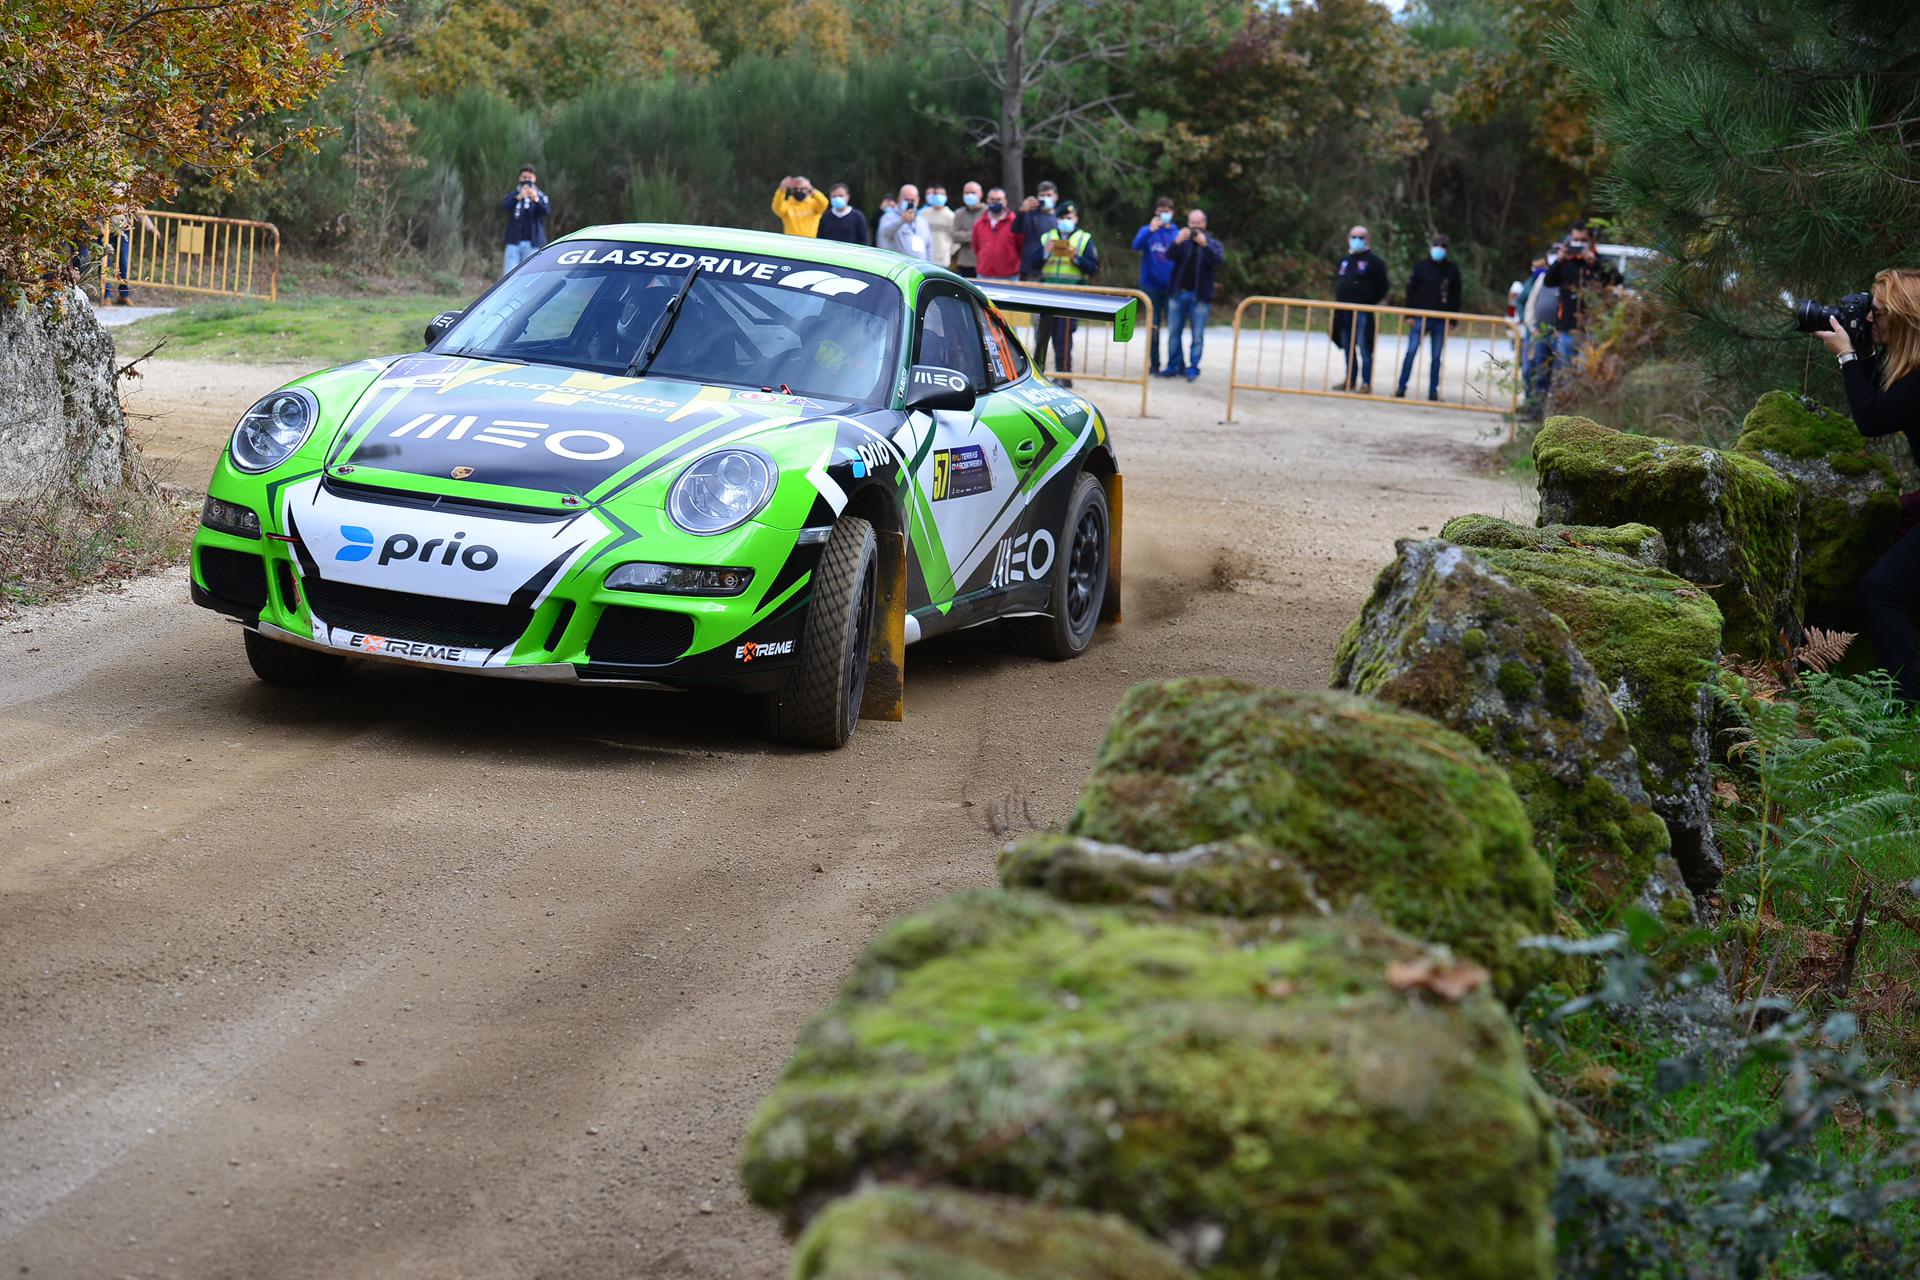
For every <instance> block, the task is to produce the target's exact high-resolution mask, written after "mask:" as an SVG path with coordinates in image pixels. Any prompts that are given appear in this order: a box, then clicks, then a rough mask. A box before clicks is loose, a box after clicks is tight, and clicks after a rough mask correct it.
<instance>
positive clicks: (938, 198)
mask: <svg viewBox="0 0 1920 1280" xmlns="http://www.w3.org/2000/svg"><path fill="white" fill-rule="evenodd" d="M927 203H928V204H930V205H932V206H933V207H934V208H936V209H942V208H945V207H946V203H947V196H946V193H945V192H944V191H942V192H936V193H935V194H933V195H930V196H928V197H927Z"/></svg>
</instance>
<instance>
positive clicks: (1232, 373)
mask: <svg viewBox="0 0 1920 1280" xmlns="http://www.w3.org/2000/svg"><path fill="white" fill-rule="evenodd" d="M1275 308H1278V310H1279V319H1278V324H1277V325H1276V324H1275V323H1274V316H1273V311H1274V309H1275ZM1249 311H1255V312H1256V313H1257V315H1256V318H1255V320H1254V322H1253V324H1252V325H1251V326H1249V324H1248V322H1247V316H1248V312H1249ZM1341 312H1346V313H1351V314H1353V315H1354V316H1355V317H1356V318H1357V315H1359V314H1371V315H1373V316H1375V317H1377V319H1375V321H1374V325H1375V327H1376V329H1377V330H1378V332H1376V334H1375V335H1374V352H1373V384H1372V385H1373V388H1374V390H1373V391H1372V393H1371V394H1369V393H1367V392H1364V391H1361V390H1359V389H1358V386H1357V385H1355V384H1357V383H1358V382H1359V379H1360V374H1361V365H1360V360H1359V357H1358V353H1357V352H1355V351H1354V350H1353V348H1352V347H1351V345H1349V346H1348V347H1347V348H1345V349H1342V348H1341V347H1338V346H1336V345H1335V344H1334V341H1333V337H1332V330H1333V327H1334V318H1335V316H1336V314H1338V313H1341ZM1413 320H1421V321H1428V320H1432V321H1436V322H1437V321H1446V322H1447V326H1448V327H1447V337H1446V338H1445V339H1444V342H1443V346H1442V351H1443V355H1442V358H1441V362H1440V367H1441V372H1442V377H1441V390H1440V399H1439V400H1437V401H1430V400H1428V399H1427V391H1428V387H1429V385H1430V379H1431V378H1432V372H1431V366H1430V363H1429V362H1430V361H1431V360H1432V358H1433V354H1432V353H1433V349H1432V346H1431V339H1430V338H1429V337H1428V334H1429V333H1431V330H1430V329H1428V327H1427V326H1426V325H1425V324H1424V323H1423V324H1422V325H1421V332H1420V333H1419V334H1418V336H1417V337H1416V338H1415V339H1414V340H1415V341H1417V342H1418V343H1419V347H1420V349H1419V351H1418V352H1417V353H1416V354H1415V357H1414V361H1413V368H1412V370H1411V375H1412V376H1410V377H1409V378H1408V380H1407V396H1408V398H1409V400H1410V401H1412V402H1417V403H1420V404H1431V405H1432V406H1433V407H1434V408H1438V409H1466V410H1470V411H1473V412H1479V413H1505V414H1511V413H1513V412H1514V410H1515V409H1516V408H1517V407H1518V406H1519V403H1520V329H1519V327H1518V326H1517V325H1515V324H1514V323H1513V322H1512V321H1511V320H1509V319H1507V318H1506V317H1505V316H1493V315H1472V314H1464V313H1462V312H1458V311H1421V310H1418V309H1415V308H1412V307H1374V306H1362V305H1360V304H1357V303H1351V302H1327V301H1324V300H1321V299H1318V298H1266V297H1252V298H1245V299H1242V300H1241V303H1240V305H1239V306H1238V307H1236V308H1234V312H1233V361H1232V364H1231V365H1230V366H1229V367H1228V370H1227V420H1228V421H1229V422H1231V421H1232V420H1233V401H1234V396H1235V393H1237V392H1240V391H1274V392H1280V393H1283V394H1286V395H1299V396H1334V397H1338V398H1341V399H1348V400H1379V399H1383V398H1388V397H1391V396H1392V395H1393V389H1394V387H1395V385H1397V383H1398V382H1399V379H1400V370H1401V367H1402V364H1403V362H1404V361H1405V359H1406V354H1407V349H1408V337H1409V332H1410V330H1411V329H1412V326H1411V324H1410V323H1409V322H1410V321H1413ZM1348 325H1349V327H1352V325H1353V321H1352V320H1349V321H1348ZM1249 327H1251V328H1252V329H1253V332H1254V334H1255V336H1254V337H1253V338H1252V339H1251V340H1250V341H1247V342H1245V343H1243V341H1242V337H1243V330H1245V329H1247V328H1249ZM1243 356H1244V357H1248V358H1250V364H1251V368H1250V369H1249V368H1246V367H1245V366H1243V364H1242V358H1243ZM1243 373H1245V374H1246V375H1247V376H1245V377H1243V376H1242V375H1243ZM1347 388H1351V389H1347Z"/></svg>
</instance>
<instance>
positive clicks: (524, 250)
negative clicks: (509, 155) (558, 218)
mask: <svg viewBox="0 0 1920 1280" xmlns="http://www.w3.org/2000/svg"><path fill="white" fill-rule="evenodd" d="M550 208H551V206H550V204H549V202H548V200H547V193H546V192H544V191H542V190H541V189H540V182H539V179H538V178H537V177H536V176H535V175H534V172H533V166H532V165H530V164H528V165H522V166H520V181H519V182H518V183H517V184H516V185H515V186H514V189H513V190H512V191H509V192H508V193H507V198H506V199H505V200H502V201H501V202H500V211H501V212H502V213H504V214H506V215H507V252H506V257H505V260H504V264H503V265H502V267H501V269H500V274H501V275H506V274H507V273H508V272H510V271H512V270H513V269H514V268H515V267H517V266H519V265H520V264H521V263H522V262H525V261H526V260H527V259H528V258H531V257H532V256H533V255H534V252H535V251H536V250H538V249H540V248H542V247H543V246H544V245H545V244H546V243H547V213H548V212H549V210H550Z"/></svg>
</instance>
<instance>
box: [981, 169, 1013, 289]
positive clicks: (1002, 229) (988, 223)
mask: <svg viewBox="0 0 1920 1280" xmlns="http://www.w3.org/2000/svg"><path fill="white" fill-rule="evenodd" d="M1018 223H1019V218H1018V216H1017V215H1015V213H1014V212H1013V210H1011V209H1009V208H1007V193H1006V192H1005V191H1003V190H1002V189H1001V188H999V187H995V188H994V189H993V190H991V191H989V192H987V211H986V212H985V213H983V214H981V215H980V217H979V219H978V220H977V221H976V222H975V223H974V224H973V253H974V260H975V262H976V264H977V267H978V270H979V277H978V278H979V279H982V280H1003V281H1013V280H1017V279H1019V278H1020V251H1021V248H1022V245H1021V241H1020V232H1019V231H1017V230H1016V229H1015V228H1016V226H1017V225H1018Z"/></svg>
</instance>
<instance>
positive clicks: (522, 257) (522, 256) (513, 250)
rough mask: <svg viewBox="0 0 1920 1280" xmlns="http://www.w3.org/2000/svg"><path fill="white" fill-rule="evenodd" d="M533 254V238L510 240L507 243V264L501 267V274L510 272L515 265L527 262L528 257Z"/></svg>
mask: <svg viewBox="0 0 1920 1280" xmlns="http://www.w3.org/2000/svg"><path fill="white" fill-rule="evenodd" d="M532 256H533V241H531V240H514V241H509V242H508V244H507V259H506V265H505V266H504V267H502V268H501V269H500V274H501V275H503V276H504V275H506V274H507V273H508V272H510V271H512V270H513V269H514V268H515V267H517V266H519V265H520V264H521V263H523V262H525V261H526V260H527V259H528V258H531V257H532Z"/></svg>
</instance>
